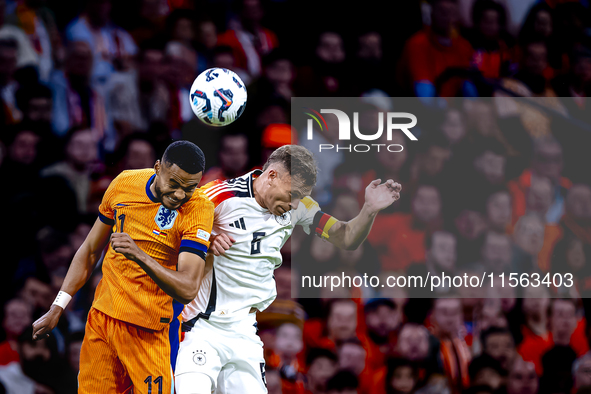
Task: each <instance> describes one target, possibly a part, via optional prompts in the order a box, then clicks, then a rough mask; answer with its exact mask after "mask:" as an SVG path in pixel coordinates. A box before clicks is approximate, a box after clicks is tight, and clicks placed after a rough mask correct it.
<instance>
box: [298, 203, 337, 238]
mask: <svg viewBox="0 0 591 394" xmlns="http://www.w3.org/2000/svg"><path fill="white" fill-rule="evenodd" d="M295 216H296V221H295V223H296V224H297V225H300V226H302V227H303V228H304V231H305V232H306V234H308V235H310V234H311V232H312V230H313V231H314V233H315V234H316V235H318V236H319V237H321V238H324V239H328V230H330V228H331V227H332V226H333V225H334V224H335V223H336V222H337V221H338V220H337V219H336V218H334V217H332V216H331V215H329V214H327V213H324V212H322V211H321V210H320V206H319V205H318V203H317V202H316V201H314V200H313V199H312V198H310V197H304V198H303V199H302V200H301V201H300V204H299V205H298V208H297V209H296V211H295Z"/></svg>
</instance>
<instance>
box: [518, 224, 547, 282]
mask: <svg viewBox="0 0 591 394" xmlns="http://www.w3.org/2000/svg"><path fill="white" fill-rule="evenodd" d="M544 227H545V226H544V221H543V220H542V218H541V217H540V216H539V215H536V214H535V213H529V214H526V215H524V216H522V217H520V218H519V220H518V221H517V223H516V224H515V228H514V231H513V245H514V247H513V252H512V261H511V272H515V273H519V274H521V273H524V272H530V273H531V272H534V271H537V270H538V269H540V268H541V267H539V262H538V254H539V253H540V251H541V250H542V246H543V244H544ZM546 269H547V268H546Z"/></svg>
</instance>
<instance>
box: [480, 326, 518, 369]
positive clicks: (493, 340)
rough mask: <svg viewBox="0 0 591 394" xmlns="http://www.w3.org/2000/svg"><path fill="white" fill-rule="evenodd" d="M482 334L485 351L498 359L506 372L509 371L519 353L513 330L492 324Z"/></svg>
mask: <svg viewBox="0 0 591 394" xmlns="http://www.w3.org/2000/svg"><path fill="white" fill-rule="evenodd" d="M480 335H481V342H482V350H483V353H484V354H487V355H489V356H490V357H492V358H493V359H494V360H496V361H497V362H498V363H499V366H500V367H501V368H502V370H503V371H504V373H506V372H508V371H509V368H510V367H511V365H513V361H514V360H515V357H516V355H517V351H516V348H515V341H514V340H513V335H512V334H511V331H509V330H508V329H507V328H501V327H495V326H492V327H490V328H488V329H486V330H484V331H482V333H481V334H480Z"/></svg>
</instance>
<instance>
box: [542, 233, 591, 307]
mask: <svg viewBox="0 0 591 394" xmlns="http://www.w3.org/2000/svg"><path fill="white" fill-rule="evenodd" d="M590 268H591V245H590V244H588V243H585V242H584V241H583V240H581V239H580V238H578V237H577V236H576V235H575V234H573V233H572V232H570V231H567V232H566V234H565V235H564V237H563V238H562V239H561V240H560V241H559V242H558V243H556V246H555V247H554V249H553V251H552V260H551V265H550V272H551V273H552V274H554V273H562V274H567V273H569V274H572V276H573V281H574V285H575V288H576V289H577V290H578V291H579V292H580V294H581V296H582V297H586V296H587V294H588V292H589V290H590V288H589V283H588V278H589V277H590V276H591V275H590V272H589V269H590ZM557 290H558V292H559V294H561V295H564V296H566V295H567V294H565V293H567V292H568V291H569V289H567V288H566V286H564V285H563V286H561V287H560V288H559V289H557Z"/></svg>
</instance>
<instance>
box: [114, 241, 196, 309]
mask: <svg viewBox="0 0 591 394" xmlns="http://www.w3.org/2000/svg"><path fill="white" fill-rule="evenodd" d="M111 247H112V248H113V250H114V251H115V252H117V253H121V254H123V255H124V256H125V257H127V258H128V259H130V260H132V261H135V262H136V263H137V264H138V265H139V266H140V267H142V269H143V270H144V271H146V273H147V274H148V276H149V277H150V278H152V280H153V281H154V282H156V284H157V285H158V286H159V287H160V288H161V289H162V290H163V291H164V292H165V293H166V294H168V295H169V296H171V297H172V298H174V299H175V300H177V301H178V302H180V303H182V304H188V303H189V302H191V301H193V300H194V299H195V297H197V292H198V291H199V285H200V284H201V279H202V278H203V272H204V269H205V260H204V259H203V258H202V257H201V256H200V255H198V254H195V253H191V252H181V253H180V254H179V261H178V270H177V271H174V270H171V269H168V268H165V267H163V266H162V265H160V263H158V262H157V261H156V260H154V259H153V258H152V257H150V256H149V255H148V254H146V253H145V252H144V251H142V250H141V249H140V248H139V247H138V246H137V245H136V244H135V242H133V240H132V239H131V237H130V236H129V234H127V233H113V234H112V235H111Z"/></svg>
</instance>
